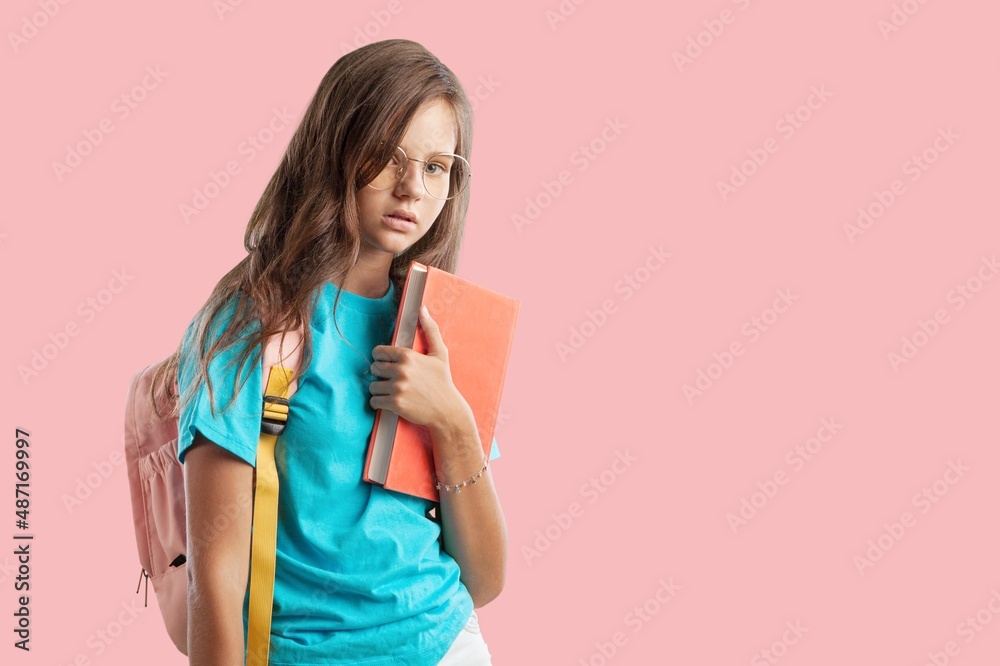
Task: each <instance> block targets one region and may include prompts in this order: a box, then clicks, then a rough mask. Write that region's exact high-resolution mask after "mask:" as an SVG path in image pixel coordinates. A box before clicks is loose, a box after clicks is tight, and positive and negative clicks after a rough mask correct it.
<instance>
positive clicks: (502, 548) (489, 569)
mask: <svg viewBox="0 0 1000 666" xmlns="http://www.w3.org/2000/svg"><path fill="white" fill-rule="evenodd" d="M430 432H431V440H432V442H433V446H434V460H435V461H436V465H437V477H438V481H439V482H440V483H441V484H445V483H447V484H456V483H461V482H462V481H465V480H467V479H469V478H470V477H472V476H474V475H475V474H477V473H478V472H479V470H481V469H482V468H483V447H482V445H481V444H480V439H479V433H478V432H477V429H476V423H475V420H474V419H473V418H472V417H471V414H468V415H465V416H462V415H461V414H456V415H455V417H454V419H453V420H452V421H450V422H448V423H446V424H445V425H444V426H442V427H434V428H430ZM461 490H462V492H460V493H455V492H454V491H446V490H444V489H442V490H441V491H440V505H439V507H438V514H439V516H440V521H441V540H442V545H443V547H444V549H445V550H446V551H447V552H448V554H449V555H451V556H452V557H453V558H455V561H456V562H458V566H459V567H460V568H461V570H462V575H461V579H462V582H463V583H464V584H465V586H466V587H467V588H468V589H469V594H470V595H471V596H472V605H473V607H474V608H479V607H481V606H485V605H486V604H488V603H489V602H491V601H493V599H495V598H496V597H497V596H498V595H499V594H500V591H501V590H503V585H504V577H505V572H506V568H507V526H506V524H505V522H504V517H503V511H501V509H500V500H499V499H498V498H497V494H496V490H495V489H494V487H493V477H492V475H491V474H490V471H489V469H487V470H486V472H485V473H484V474H483V475H482V476H480V477H479V478H478V479H476V483H475V484H471V483H470V484H467V485H466V486H465V487H464V488H462V489H461Z"/></svg>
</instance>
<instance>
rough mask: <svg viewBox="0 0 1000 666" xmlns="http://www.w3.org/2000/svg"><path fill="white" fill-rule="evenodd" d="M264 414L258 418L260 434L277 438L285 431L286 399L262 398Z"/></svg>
mask: <svg viewBox="0 0 1000 666" xmlns="http://www.w3.org/2000/svg"><path fill="white" fill-rule="evenodd" d="M263 409H264V413H263V415H262V416H261V418H260V429H261V432H263V433H265V434H268V435H274V436H275V437H277V436H278V435H281V433H283V432H284V431H285V425H286V424H287V422H288V398H279V397H278V396H276V395H265V396H264V407H263Z"/></svg>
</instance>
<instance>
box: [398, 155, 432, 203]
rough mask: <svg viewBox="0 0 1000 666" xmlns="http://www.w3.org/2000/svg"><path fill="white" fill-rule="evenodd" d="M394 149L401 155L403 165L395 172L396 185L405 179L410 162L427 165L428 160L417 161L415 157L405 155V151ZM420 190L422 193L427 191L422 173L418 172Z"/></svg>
mask: <svg viewBox="0 0 1000 666" xmlns="http://www.w3.org/2000/svg"><path fill="white" fill-rule="evenodd" d="M396 149H397V150H398V151H399V152H401V153H402V154H403V163H402V164H401V165H400V167H399V170H398V171H397V172H396V185H399V184H401V183H402V182H403V181H404V180H405V179H406V173H407V171H408V170H409V168H410V162H419V163H421V164H427V162H428V161H429V160H418V159H417V158H416V157H410V156H409V155H407V154H406V151H405V150H403V149H402V148H401V147H399V146H397V147H396ZM419 181H420V188H421V190H423V191H424V192H426V191H427V184H426V183H425V182H424V173H423V171H421V172H420V178H419Z"/></svg>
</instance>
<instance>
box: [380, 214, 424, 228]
mask: <svg viewBox="0 0 1000 666" xmlns="http://www.w3.org/2000/svg"><path fill="white" fill-rule="evenodd" d="M382 221H383V222H385V223H386V225H387V226H389V227H391V228H392V229H395V230H396V231H411V230H413V229H415V228H416V227H417V223H416V222H410V221H409V220H406V219H403V218H401V217H393V216H392V215H383V216H382Z"/></svg>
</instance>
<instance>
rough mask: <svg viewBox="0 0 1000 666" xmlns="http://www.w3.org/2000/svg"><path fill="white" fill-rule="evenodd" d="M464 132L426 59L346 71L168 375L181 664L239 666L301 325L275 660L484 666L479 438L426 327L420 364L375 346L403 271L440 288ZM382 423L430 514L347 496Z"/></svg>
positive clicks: (384, 495) (488, 494)
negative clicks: (268, 452)
mask: <svg viewBox="0 0 1000 666" xmlns="http://www.w3.org/2000/svg"><path fill="white" fill-rule="evenodd" d="M471 115H472V114H471V109H470V105H469V102H468V99H467V97H466V95H465V93H464V91H463V89H462V86H461V85H460V83H459V81H458V80H457V78H456V77H455V75H454V74H453V73H452V72H451V70H450V69H448V68H447V67H446V66H445V65H443V64H442V63H441V62H440V61H439V60H438V59H437V58H436V57H435V56H434V55H432V54H431V53H430V52H428V51H427V50H426V49H425V48H424V47H422V46H421V45H420V44H417V43H415V42H412V41H409V40H403V39H393V40H386V41H381V42H376V43H373V44H370V45H368V46H364V47H362V48H359V49H357V50H355V51H353V52H351V53H348V54H347V55H345V56H343V57H342V58H340V60H338V61H337V62H336V63H335V64H334V65H333V67H331V68H330V70H329V71H328V72H327V73H326V76H325V77H324V78H323V80H322V82H321V83H320V85H319V88H318V90H317V91H316V93H315V95H314V97H313V99H312V100H311V102H310V103H309V106H308V108H307V109H306V111H305V113H304V116H303V118H302V121H301V124H300V125H299V127H298V128H297V129H296V131H295V133H294V135H293V136H292V138H291V140H290V142H289V145H288V148H287V150H286V151H285V154H284V156H283V157H282V159H281V163H280V164H279V166H278V169H277V171H276V172H275V174H274V175H273V177H272V178H271V180H270V182H269V183H268V185H267V187H266V189H265V191H264V193H263V195H262V196H261V198H260V201H259V202H258V204H257V206H256V208H255V210H254V212H253V215H252V216H251V218H250V221H249V224H248V226H247V229H246V233H245V245H246V248H247V251H248V252H249V254H248V256H247V257H246V258H245V259H243V260H242V261H241V262H240V263H239V264H238V265H236V267H235V268H233V269H232V270H231V271H230V272H229V273H227V274H226V275H225V276H224V277H223V278H222V280H221V281H220V282H219V283H218V285H217V286H216V287H215V289H214V291H213V292H212V294H211V296H210V297H209V299H208V301H207V302H206V304H205V305H204V306H203V307H202V308H201V310H200V311H199V312H198V313H197V315H196V316H195V318H194V319H193V320H192V322H191V324H190V325H189V326H188V328H187V331H186V332H185V334H184V337H183V340H182V342H181V344H180V346H179V348H178V350H177V351H176V352H175V354H174V357H173V358H172V359H171V363H169V364H167V365H166V366H164V374H166V373H170V372H176V373H177V380H178V382H177V386H178V389H179V392H180V405H179V437H178V441H177V448H178V459H179V460H180V462H181V463H183V464H184V477H185V493H186V501H187V511H188V514H187V517H188V524H187V541H188V649H189V657H190V663H191V664H192V665H204V666H207V665H211V666H219V665H235V664H242V663H244V660H245V658H246V636H247V613H248V608H249V589H248V588H249V586H248V584H247V578H248V572H249V557H248V553H249V552H250V534H251V529H250V528H251V516H252V505H251V503H250V502H247V501H246V498H247V497H251V495H249V494H248V493H249V492H250V489H251V486H252V484H253V479H254V477H253V472H254V467H253V466H254V465H255V462H256V449H257V440H258V436H259V432H260V416H261V393H260V388H259V387H260V386H261V374H262V369H261V363H260V353H261V349H262V346H261V345H262V341H264V340H266V339H267V338H268V336H270V335H272V334H274V333H277V332H281V331H285V330H292V329H294V328H295V327H297V326H299V325H302V324H303V323H305V324H308V325H304V326H303V333H302V343H303V347H302V361H301V366H300V368H299V369H298V370H297V372H296V375H295V378H296V379H297V390H296V392H295V393H294V395H293V396H292V398H291V401H290V405H289V420H288V424H287V427H286V428H285V431H284V432H283V433H282V435H281V436H280V437H279V438H278V443H277V447H276V449H275V463H276V466H277V470H278V478H279V486H280V494H279V501H278V532H277V550H276V565H275V583H274V602H273V614H272V623H271V638H270V661H269V663H270V664H271V665H272V666H279V665H283V664H287V665H292V664H363V665H364V666H380V665H383V664H407V665H418V666H420V665H425V664H426V665H428V666H430V665H433V664H463V665H466V666H474V665H476V664H490V663H492V662H491V660H490V654H489V650H488V649H487V646H486V643H485V641H484V640H483V637H482V635H481V633H480V631H479V625H478V617H477V615H476V612H475V610H474V609H475V608H478V607H481V606H483V605H485V604H487V603H489V602H490V601H492V600H493V599H494V598H496V596H497V595H498V594H499V593H500V591H501V589H502V588H503V583H504V571H505V567H506V558H507V543H506V527H505V524H504V518H503V514H502V512H501V510H500V505H499V502H498V500H497V496H496V492H495V489H494V487H493V482H492V477H491V476H490V474H489V472H488V460H484V459H483V458H484V457H483V453H482V452H483V447H482V443H481V442H480V440H479V436H478V433H477V430H476V423H475V419H474V417H473V415H472V412H471V410H470V408H469V405H468V404H467V403H466V402H465V400H464V399H463V398H462V396H461V394H460V393H459V392H458V391H457V389H456V388H455V386H454V384H453V383H452V381H451V374H450V369H449V365H448V355H447V349H446V347H445V346H444V344H443V342H442V341H441V337H440V333H439V331H438V329H437V326H436V324H435V323H434V321H433V320H432V319H431V318H430V317H429V315H427V313H426V312H424V313H422V314H421V318H420V322H419V323H420V326H421V327H422V328H423V329H424V331H425V333H426V334H427V338H428V341H429V345H430V348H431V350H430V352H429V353H428V354H426V355H424V354H420V353H418V352H414V351H413V350H412V349H402V348H397V347H392V346H390V345H389V343H390V342H391V340H392V333H393V329H394V327H395V319H396V312H397V310H398V307H399V296H400V294H401V292H402V286H403V281H404V280H405V277H406V272H407V270H408V268H409V265H410V262H411V261H418V262H420V263H423V264H427V265H431V266H436V267H438V268H440V269H443V270H446V271H449V272H454V269H455V264H456V261H457V258H458V250H459V245H460V243H461V239H462V231H463V228H464V220H465V213H466V210H467V208H468V203H469V189H468V183H469V179H470V177H471V168H470V165H469V163H468V157H469V154H470V148H471V129H472V128H471ZM158 379H160V378H154V381H153V385H154V386H156V385H158V384H159V381H157V380H158ZM376 409H389V410H392V411H394V412H396V413H398V414H399V415H400V416H401V417H403V418H405V419H407V420H409V421H412V422H414V423H417V424H422V425H426V426H427V428H428V430H429V432H430V434H431V439H432V443H433V454H434V463H435V468H436V469H435V472H436V476H437V479H438V482H439V483H440V484H441V485H440V486H439V488H440V502H439V503H436V504H435V503H432V502H429V501H427V500H424V499H423V498H419V497H414V496H410V495H404V494H401V493H395V492H392V491H388V490H385V489H384V488H382V487H381V486H379V485H376V484H371V483H367V482H365V481H363V480H362V470H363V466H364V462H365V457H366V452H367V447H368V437H369V434H370V432H371V430H372V426H373V422H374V416H375V410H376ZM498 455H499V451H498V449H497V447H496V440H494V441H493V442H492V450H491V455H490V456H489V458H490V459H492V458H495V457H497V456H498ZM472 479H476V483H475V484H472V483H467V484H466V485H465V486H464V491H462V492H458V493H457V492H454V491H455V489H456V486H457V485H458V484H460V483H461V482H463V481H471V480H472ZM431 508H434V510H435V513H434V517H433V518H432V517H431V516H430V514H429V510H430V509H431ZM220 515H223V516H228V517H229V518H230V519H228V520H219V517H220ZM241 604H242V626H241Z"/></svg>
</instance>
